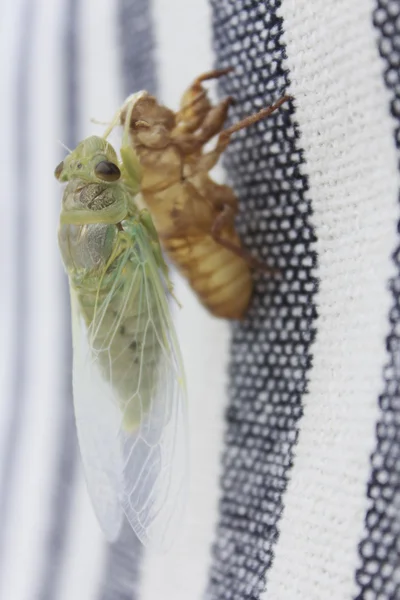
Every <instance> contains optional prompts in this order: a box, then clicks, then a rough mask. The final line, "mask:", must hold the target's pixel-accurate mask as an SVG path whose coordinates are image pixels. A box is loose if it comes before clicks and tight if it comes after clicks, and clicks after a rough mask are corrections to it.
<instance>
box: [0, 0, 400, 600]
mask: <svg viewBox="0 0 400 600" xmlns="http://www.w3.org/2000/svg"><path fill="white" fill-rule="evenodd" d="M399 37H400V2H398V0H374V1H372V0H369V1H368V2H364V1H362V0H351V2H345V1H344V0H338V1H337V2H323V0H309V1H308V2H307V3H301V2H295V0H281V1H274V0H262V1H255V0H253V1H251V0H229V1H228V0H220V1H217V0H215V1H214V0H213V1H211V2H208V1H207V0H191V2H186V1H185V0H171V1H170V2H168V3H167V2H164V0H153V1H152V2H151V3H150V2H147V1H146V0H118V1H116V2H114V3H111V2H107V1H106V0H96V1H95V0H55V1H54V2H52V3H48V2H45V0H14V2H13V3H12V4H10V3H8V4H6V5H5V6H4V7H2V15H1V17H0V73H1V81H2V85H3V88H2V89H3V93H2V95H1V99H0V105H1V109H2V110H1V114H2V115H3V116H4V118H3V126H2V144H1V145H0V169H1V170H0V175H1V181H2V184H3V185H2V192H1V207H2V219H1V236H0V240H1V242H0V243H1V247H0V255H1V257H2V260H1V261H0V281H1V282H2V286H1V296H0V298H1V309H2V310H1V311H0V331H1V336H0V386H1V387H0V598H7V599H10V600H28V599H29V600H67V599H68V600H69V599H71V598H74V599H75V598H76V599H79V600H80V599H82V600H87V599H88V600H128V599H135V600H136V599H139V598H140V599H142V598H143V599H145V600H156V599H157V600H158V599H159V598H162V599H163V600H188V599H190V600H196V599H200V598H207V599H208V600H228V599H229V600H244V599H246V600H247V599H249V600H250V599H251V600H266V599H267V598H271V599H273V600H280V599H282V600H286V599H288V600H289V599H290V600H294V599H300V600H303V599H304V600H313V599H315V600H317V599H318V600H321V599H325V598H329V599H330V600H331V599H332V598H333V599H338V600H339V599H340V600H342V599H343V600H344V599H357V600H358V599H360V600H361V599H362V600H375V599H376V600H378V599H379V600H388V599H396V598H400V470H399V464H400V460H399V459H400V400H399V380H400V371H399V336H400V324H399V323H400V322H399V319H400V306H399V297H400V296H399V295H400V280H399V277H400V274H399V250H398V247H399V239H398V235H399V234H398V217H399V208H398V190H399V173H398V158H399V156H398V148H399V144H400V134H399V131H400V129H399V118H400V87H399V85H400V81H399V73H400V70H399V68H400V55H399V43H398V40H399ZM228 65H229V66H231V65H232V66H234V68H235V70H234V72H233V73H232V74H231V75H229V76H228V77H226V78H224V79H223V80H221V81H220V82H219V84H218V86H216V85H212V86H211V88H212V94H213V95H214V97H215V98H216V97H217V95H220V96H221V95H227V94H229V95H233V96H234V97H235V99H236V104H235V106H234V107H233V108H232V111H231V113H230V120H231V121H236V120H238V119H240V118H241V117H243V116H244V115H247V114H250V113H252V112H254V111H256V110H258V109H259V108H261V107H262V106H265V105H267V104H270V103H272V102H273V101H274V100H276V99H277V98H278V97H279V96H280V95H281V94H282V93H284V92H288V93H290V94H292V95H293V96H294V100H293V101H292V102H291V103H290V105H288V106H287V107H285V108H283V109H282V110H281V111H279V112H278V113H276V114H274V115H273V116H271V117H270V118H269V119H268V120H266V121H265V122H262V123H259V124H257V125H256V126H253V127H252V128H250V129H248V130H246V131H243V132H240V133H238V134H237V135H236V136H235V138H234V140H233V142H232V144H231V145H230V147H229V149H228V151H227V152H226V156H225V159H224V161H223V162H224V170H222V168H219V169H217V171H216V177H217V178H218V179H220V180H222V179H227V180H228V181H229V182H230V183H231V184H232V185H233V186H234V188H235V190H236V192H237V193H238V196H239V199H240V207H241V213H240V216H239V218H238V228H239V231H240V233H241V235H242V239H243V241H244V243H245V244H246V246H247V247H249V248H250V249H251V250H252V251H253V252H254V254H255V255H257V256H259V257H261V258H263V259H264V260H266V261H267V262H268V263H269V264H271V266H277V267H278V268H279V269H280V271H281V273H282V278H281V280H280V281H276V280H275V281H273V280H269V279H267V278H266V277H264V276H260V275H258V276H257V277H256V289H255V294H254V298H253V301H252V304H251V307H250V309H249V311H248V314H247V315H246V318H245V319H244V321H243V322H241V323H240V324H239V323H233V324H229V323H226V322H224V321H218V320H216V319H213V318H212V317H211V316H210V315H208V314H207V313H206V312H205V310H204V309H202V308H201V307H200V305H199V304H198V302H197V300H196V299H195V298H194V296H193V295H192V294H191V292H190V290H189V289H188V287H187V285H186V283H185V282H184V281H182V280H181V279H180V278H179V277H177V276H176V293H177V295H178V296H179V299H180V301H181V302H182V304H183V305H184V308H183V310H181V311H176V315H175V318H176V324H177V329H178V334H179V337H180V341H181V345H182V350H183V355H184V361H185V367H186V371H187V375H188V387H189V397H190V415H189V416H190V436H191V437H190V464H191V494H190V500H189V507H188V518H187V520H186V522H185V525H184V527H183V531H182V535H181V538H180V539H179V541H178V543H177V546H176V547H175V548H174V550H173V551H172V552H171V553H170V554H169V555H167V556H157V555H149V553H147V552H145V551H144V550H143V549H142V548H141V546H140V544H139V543H138V542H137V541H136V540H135V538H134V535H133V534H132V533H131V531H130V530H127V531H124V532H123V535H122V536H121V539H120V540H119V541H118V542H117V543H116V544H114V545H113V546H109V545H107V544H106V543H105V542H104V540H103V537H102V534H101V532H100V531H99V529H98V526H97V522H96V521H95V518H94V516H93V514H92V510H91V507H90V504H89V501H88V498H87V494H86V489H85V486H84V482H83V476H82V472H81V467H80V462H79V454H78V450H77V444H76V437H75V429H74V422H73V413H72V399H71V337H70V323H69V300H68V290H67V283H66V278H65V275H64V273H63V270H62V266H61V261H60V257H59V252H58V248H57V236H56V230H57V220H58V213H59V208H60V201H61V189H60V186H59V184H58V183H57V182H56V181H55V179H54V178H53V170H54V167H55V165H56V164H57V163H58V162H59V161H60V160H61V159H62V157H63V156H64V155H65V150H64V149H63V148H62V146H61V145H60V144H59V143H58V140H61V141H62V142H63V143H64V144H65V145H67V146H69V147H73V146H74V145H76V143H77V142H78V141H79V140H80V139H82V138H84V137H85V136H87V135H89V134H90V133H98V132H99V131H102V127H100V128H99V126H98V125H95V124H93V123H92V122H91V121H90V119H91V118H96V119H99V120H103V121H107V120H109V119H110V117H111V115H112V114H113V113H114V111H115V108H116V106H118V105H119V104H120V103H121V102H122V100H123V99H124V98H125V96H126V95H127V94H129V93H131V92H133V91H136V90H139V89H142V88H145V89H148V90H149V91H151V92H154V93H157V94H158V95H159V97H160V98H161V100H162V101H164V102H165V103H166V104H167V105H168V106H171V107H176V106H177V104H178V102H179V98H180V95H181V93H182V92H183V90H184V89H185V88H186V87H187V85H188V84H189V83H190V82H191V80H192V79H193V78H194V77H195V76H196V75H197V74H199V73H201V72H203V71H206V70H208V69H210V68H212V67H213V66H218V67H220V66H228Z"/></svg>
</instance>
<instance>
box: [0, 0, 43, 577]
mask: <svg viewBox="0 0 400 600" xmlns="http://www.w3.org/2000/svg"><path fill="white" fill-rule="evenodd" d="M35 20H36V2H35V1H34V0H26V1H25V2H24V6H23V9H22V11H21V22H20V23H19V25H18V29H19V31H20V46H19V53H18V59H17V80H16V88H15V89H14V90H13V91H14V98H15V113H14V114H15V132H16V133H15V135H16V154H15V157H14V158H15V164H16V165H18V176H16V177H15V182H16V183H15V185H16V198H15V203H16V207H17V210H16V221H15V232H14V236H13V239H14V241H15V247H14V252H13V254H14V257H15V262H14V269H15V273H16V274H17V276H16V277H15V278H14V281H15V299H14V314H13V316H12V320H13V324H14V325H13V335H14V343H15V346H14V347H15V351H14V353H13V354H10V358H11V364H10V371H11V372H12V373H13V382H12V391H11V395H10V398H9V399H8V403H9V405H10V407H11V409H10V413H11V414H10V421H9V424H8V427H7V430H6V439H5V443H4V448H5V450H4V455H3V457H2V461H1V474H0V577H1V572H2V569H3V561H4V554H5V552H6V549H5V547H4V544H5V534H6V527H7V523H8V521H9V511H10V502H11V498H12V488H13V481H14V475H15V471H16V464H17V456H18V451H19V446H20V438H21V424H22V423H23V418H24V417H23V415H24V411H25V406H26V401H27V395H26V393H25V392H26V390H25V384H26V377H27V355H28V348H29V343H30V340H29V339H28V326H27V324H28V321H29V315H30V305H29V301H28V298H29V290H28V285H27V279H28V271H27V264H28V256H29V254H28V252H29V251H28V248H29V240H30V228H29V222H30V206H31V203H30V201H29V199H30V197H31V195H32V190H31V189H30V184H29V181H28V173H29V155H28V147H29V144H28V137H29V122H30V118H31V117H30V112H29V106H30V103H29V89H28V87H29V83H28V74H29V68H30V57H31V52H32V41H33V30H34V27H35Z"/></svg>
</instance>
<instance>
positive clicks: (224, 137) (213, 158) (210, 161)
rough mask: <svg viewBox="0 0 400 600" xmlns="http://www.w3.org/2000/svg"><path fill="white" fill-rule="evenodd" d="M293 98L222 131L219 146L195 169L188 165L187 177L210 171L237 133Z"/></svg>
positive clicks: (263, 109) (264, 109)
mask: <svg viewBox="0 0 400 600" xmlns="http://www.w3.org/2000/svg"><path fill="white" fill-rule="evenodd" d="M291 98H292V97H291V96H282V98H280V99H279V100H278V101H277V102H275V104H272V105H271V106H267V107H266V108H262V109H261V110H260V111H258V112H257V113H255V114H254V115H250V116H249V117H245V118H244V119H242V120H241V121H239V122H238V123H235V124H234V125H232V126H231V127H228V129H224V130H223V131H221V133H220V134H219V136H218V140H217V145H216V146H215V148H214V150H211V151H210V152H207V153H206V154H203V156H201V157H200V158H199V160H198V161H197V162H196V164H195V165H194V166H193V167H191V166H190V165H188V166H187V167H186V170H185V175H186V176H187V177H191V176H192V175H194V174H195V173H199V172H201V171H210V170H211V169H212V168H213V167H215V165H216V164H217V162H218V160H219V158H220V156H221V154H222V153H223V152H224V150H225V149H226V148H227V146H228V145H229V143H230V141H231V137H232V135H233V134H234V133H236V131H240V130H241V129H246V128H247V127H250V125H254V123H258V121H262V120H263V119H266V118H267V117H269V116H270V115H271V114H272V113H273V112H275V111H276V110H277V109H278V108H280V107H281V106H282V104H284V103H285V102H288V101H289V100H290V99H291Z"/></svg>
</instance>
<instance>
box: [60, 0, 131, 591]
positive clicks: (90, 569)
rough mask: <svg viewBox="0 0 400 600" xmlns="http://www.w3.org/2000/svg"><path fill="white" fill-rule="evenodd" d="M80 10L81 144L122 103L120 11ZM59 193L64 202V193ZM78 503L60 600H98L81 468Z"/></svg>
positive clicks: (102, 552)
mask: <svg viewBox="0 0 400 600" xmlns="http://www.w3.org/2000/svg"><path fill="white" fill-rule="evenodd" d="M78 4H79V18H78V23H77V26H78V30H77V31H76V36H77V44H78V57H79V58H78V61H79V72H78V73H77V74H76V77H77V89H78V98H79V112H78V140H82V139H84V138H85V137H87V136H88V135H93V134H94V135H102V134H103V131H104V129H105V125H96V124H94V123H91V119H92V118H95V119H98V120H104V121H107V120H108V121H109V120H111V118H112V116H113V115H114V112H115V110H116V108H117V107H118V106H119V105H120V104H121V102H122V100H123V97H122V85H121V83H120V82H121V78H120V64H119V56H118V40H117V7H118V5H117V3H110V2H108V1H107V0H81V1H80V2H78ZM58 192H59V197H60V200H61V190H59V191H58ZM74 502H75V506H74V509H73V514H74V521H73V523H72V524H71V529H70V531H69V536H68V541H67V551H66V564H65V570H64V572H63V575H62V582H61V585H60V589H61V590H62V591H61V593H60V600H67V598H68V599H69V598H85V599H86V598H87V599H88V600H90V599H91V598H93V599H97V597H98V588H99V585H100V584H101V582H102V572H103V569H104V566H105V561H106V542H105V538H104V537H103V534H102V532H101V530H100V528H99V525H98V523H97V520H96V519H95V517H94V514H93V509H92V505H91V503H90V500H89V496H88V493H87V490H86V484H85V482H84V479H83V474H82V467H81V463H80V462H79V477H78V481H77V489H76V491H75V500H74Z"/></svg>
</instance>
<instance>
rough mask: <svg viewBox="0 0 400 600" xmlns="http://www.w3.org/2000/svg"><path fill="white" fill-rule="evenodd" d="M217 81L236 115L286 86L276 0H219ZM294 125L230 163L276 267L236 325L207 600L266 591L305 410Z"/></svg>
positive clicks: (266, 132)
mask: <svg viewBox="0 0 400 600" xmlns="http://www.w3.org/2000/svg"><path fill="white" fill-rule="evenodd" d="M211 4H212V8H213V30H214V48H215V52H216V56H217V65H218V67H228V66H231V67H234V69H235V70H234V72H233V73H232V74H230V75H228V76H227V77H225V78H223V79H221V80H220V85H221V91H222V93H223V95H224V96H225V95H226V96H233V97H234V98H235V100H236V104H235V106H234V107H233V109H232V111H231V119H232V121H237V120H239V119H240V118H242V117H243V116H245V115H249V114H252V113H254V112H256V111H257V110H259V109H260V108H261V107H263V106H267V105H270V104H272V103H273V102H274V101H276V100H278V98H280V97H281V96H282V95H283V93H284V92H285V91H286V90H287V88H288V84H289V74H288V73H287V72H286V71H285V70H284V59H285V52H286V51H285V47H284V45H283V42H282V38H281V35H282V27H283V22H282V19H281V18H279V17H278V16H277V9H278V8H279V5H280V2H279V1H277V2H270V1H268V0H266V1H264V2H254V1H253V2H251V1H249V2H240V3H239V2H232V1H230V0H212V2H211ZM302 162H303V158H302V150H301V143H300V140H299V129H298V126H297V123H296V120H295V116H294V113H293V108H292V106H291V105H289V107H288V106H287V105H286V106H283V107H282V108H281V109H280V110H279V111H278V112H276V113H274V114H273V115H272V116H271V117H270V118H268V119H267V120H266V121H264V122H261V123H258V124H257V125H255V126H253V127H251V128H249V129H247V130H246V131H242V132H240V133H239V134H237V135H236V136H235V137H234V139H233V141H232V143H231V145H230V147H229V148H228V150H227V153H226V160H225V165H226V167H227V172H228V175H229V176H230V177H231V180H232V182H233V184H234V188H235V190H236V191H237V193H238V196H239V198H240V199H241V203H240V208H241V212H240V215H239V217H238V227H239V230H240V233H241V237H242V240H243V241H244V243H245V245H246V246H247V247H248V248H250V249H251V250H252V251H253V252H254V254H255V255H256V256H258V257H259V258H261V259H263V260H265V261H266V262H267V263H268V264H269V265H270V266H272V267H276V268H278V269H279V270H280V272H281V277H280V279H276V278H275V279H274V278H268V277H266V276H264V275H262V274H258V275H256V285H255V292H254V297H253V300H252V304H251V306H250V309H249V311H248V314H247V316H246V318H245V320H244V321H243V322H241V323H237V324H235V325H234V326H233V341H232V348H231V362H230V399H229V407H228V411H227V434H226V438H225V451H224V455H223V473H222V479H221V486H222V498H221V502H220V516H219V524H218V527H217V534H216V541H215V545H214V550H213V563H212V567H211V573H210V580H209V585H208V590H207V597H208V598H210V599H213V600H217V599H218V600H222V599H228V598H229V600H243V599H244V598H246V599H256V598H259V596H260V593H261V592H262V591H263V590H264V588H265V586H266V583H267V581H266V579H267V577H268V569H269V567H270V565H271V563H272V560H273V552H274V545H275V544H276V542H277V539H278V536H279V519H280V515H281V513H282V509H283V506H284V497H285V496H284V494H285V490H286V487H287V483H288V479H289V477H290V470H291V466H292V461H293V451H294V446H295V444H296V441H297V436H298V428H299V419H300V417H301V415H302V411H303V395H304V393H305V392H306V387H307V377H308V370H309V368H310V365H311V360H312V355H311V345H312V342H313V339H314V335H315V326H316V323H315V319H316V307H315V298H314V295H315V292H316V289H317V281H316V280H315V278H314V277H313V273H312V270H313V269H315V267H316V263H317V257H316V254H315V251H314V247H313V243H314V241H315V234H314V231H313V229H312V226H311V222H310V216H311V213H312V208H311V205H310V202H309V201H308V199H307V189H308V184H307V179H306V177H305V176H304V175H302V173H301V170H300V167H301V164H302Z"/></svg>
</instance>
